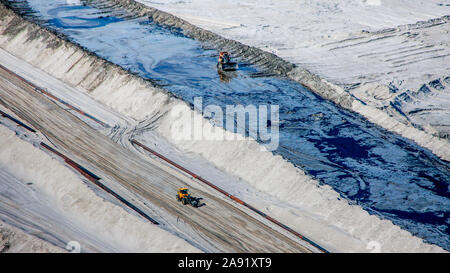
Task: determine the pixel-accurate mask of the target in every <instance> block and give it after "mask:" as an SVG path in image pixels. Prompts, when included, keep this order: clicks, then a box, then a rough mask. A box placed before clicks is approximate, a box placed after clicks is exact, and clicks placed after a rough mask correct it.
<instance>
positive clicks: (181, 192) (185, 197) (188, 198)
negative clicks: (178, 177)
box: [177, 188, 205, 208]
mask: <svg viewBox="0 0 450 273" xmlns="http://www.w3.org/2000/svg"><path fill="white" fill-rule="evenodd" d="M202 199H203V198H201V197H193V196H192V195H191V194H190V193H189V190H188V188H179V189H178V192H177V201H178V202H181V203H183V205H187V204H191V206H193V207H194V208H198V207H201V206H204V205H205V204H204V203H201V202H200V200H202Z"/></svg>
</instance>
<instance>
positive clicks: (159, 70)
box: [28, 0, 450, 250]
mask: <svg viewBox="0 0 450 273" xmlns="http://www.w3.org/2000/svg"><path fill="white" fill-rule="evenodd" d="M28 2H29V5H30V7H31V8H32V9H33V10H34V11H35V12H36V14H34V16H37V17H38V18H41V19H43V20H45V22H46V23H45V24H46V26H47V27H49V28H52V29H54V30H57V31H58V32H61V33H64V34H65V35H66V36H67V37H68V38H69V39H71V40H72V41H74V42H76V43H78V44H80V45H82V46H84V47H85V48H87V49H89V50H90V51H93V52H95V53H96V54H98V55H99V56H101V57H103V58H105V59H107V60H109V61H111V62H113V63H115V64H118V65H120V66H122V67H124V68H126V69H129V70H130V71H132V72H135V73H137V74H139V75H140V76H142V77H144V78H147V79H151V80H153V81H156V82H157V83H159V84H161V85H163V86H164V87H165V88H166V89H168V90H169V91H170V92H172V93H173V94H175V95H177V96H178V97H180V98H182V99H183V100H185V101H187V102H190V103H193V99H194V97H199V96H200V97H202V98H203V106H207V105H209V104H214V105H220V106H222V107H224V106H225V105H237V104H242V105H250V104H252V105H260V104H267V105H269V104H272V105H279V107H280V146H279V148H278V149H277V150H276V151H275V153H277V154H280V155H281V156H283V157H284V158H285V159H287V160H289V161H290V162H292V163H293V164H295V165H296V166H298V167H300V168H302V169H303V170H305V171H307V172H308V173H309V174H310V175H312V176H313V177H315V178H316V179H318V180H319V181H321V183H325V184H328V185H331V186H332V187H333V188H334V189H335V190H336V191H338V192H339V193H340V194H341V195H342V196H343V197H345V198H347V199H348V200H352V201H355V202H357V203H358V204H359V205H361V206H362V207H363V208H365V209H366V210H368V211H369V212H371V213H376V214H378V215H381V216H382V217H385V218H387V219H390V220H392V221H393V222H394V223H395V224H397V225H399V226H401V227H402V228H404V229H407V230H409V231H410V232H411V233H413V234H414V235H416V236H419V237H422V238H424V239H425V240H426V241H428V242H431V243H434V244H437V245H439V246H441V247H443V248H444V249H446V250H450V236H449V235H450V218H449V211H450V199H449V197H450V193H449V177H450V171H449V163H448V162H443V161H442V160H439V159H438V158H437V157H436V156H434V155H433V154H431V153H430V152H429V151H427V150H425V149H422V148H420V147H418V146H417V145H415V144H413V143H412V142H411V141H408V140H405V139H403V138H401V137H399V136H397V135H394V134H391V133H389V132H386V131H385V130H383V129H380V128H379V127H377V126H374V125H373V124H370V123H368V122H366V121H365V120H364V119H363V118H361V117H360V116H358V115H356V114H354V113H350V112H348V111H345V110H343V109H340V108H339V107H337V106H336V105H334V104H333V103H330V102H329V101H326V100H323V99H321V98H319V97H317V96H316V95H314V94H313V93H311V92H310V91H308V90H307V89H305V88H304V87H302V86H301V85H300V84H298V83H296V82H293V81H290V80H288V79H284V78H280V77H269V76H266V77H252V75H255V73H258V72H259V70H258V68H256V67H252V66H244V67H243V68H242V69H240V70H239V71H237V72H236V73H234V74H233V75H231V76H230V75H228V76H227V75H220V74H218V72H217V70H216V58H217V52H216V51H214V50H206V49H204V48H202V46H201V44H200V43H198V42H197V41H195V40H193V39H189V38H187V37H185V36H184V35H183V34H182V33H181V32H178V31H177V30H172V29H166V28H164V27H161V26H158V25H156V24H154V23H152V22H150V21H149V20H148V19H146V18H138V19H130V20H123V19H120V18H117V17H115V16H113V15H112V13H109V12H107V11H104V10H98V9H95V8H92V7H89V6H77V5H67V4H66V1H62V0H59V1H43V0H30V1H28Z"/></svg>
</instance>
